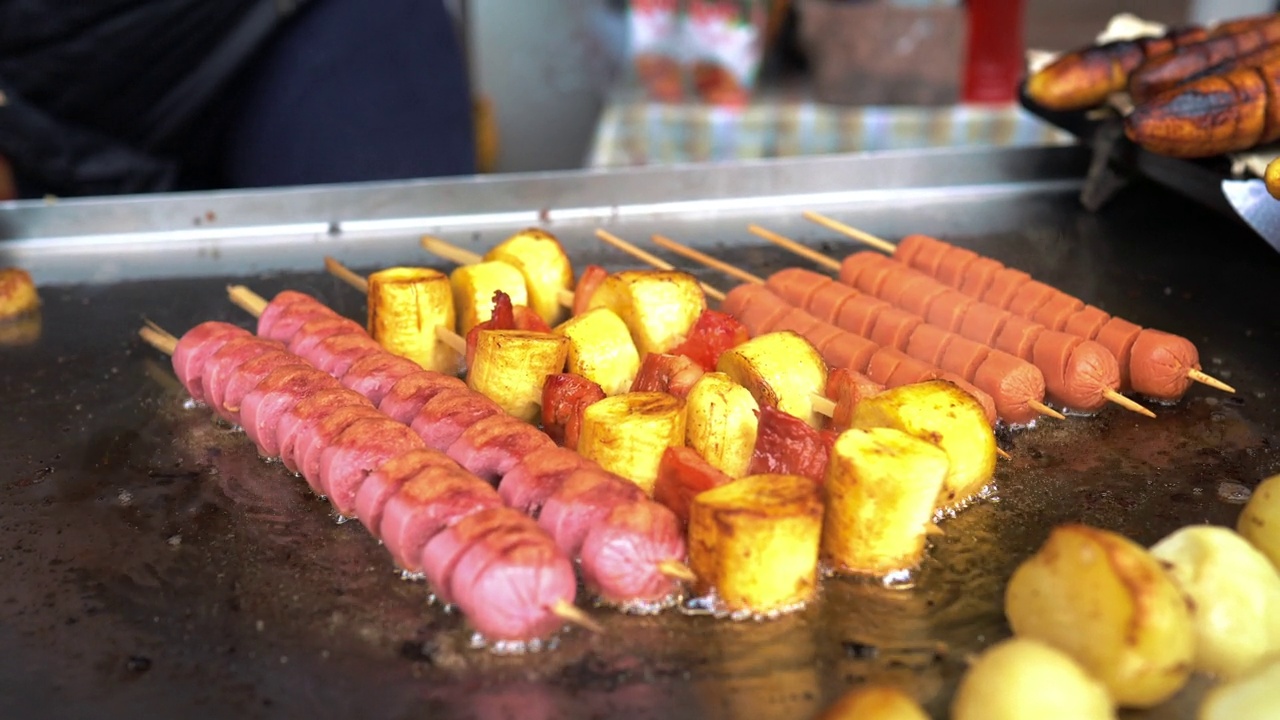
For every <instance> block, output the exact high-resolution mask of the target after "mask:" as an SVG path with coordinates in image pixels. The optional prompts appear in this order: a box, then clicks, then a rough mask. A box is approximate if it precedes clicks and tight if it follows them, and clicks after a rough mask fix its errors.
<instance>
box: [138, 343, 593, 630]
mask: <svg viewBox="0 0 1280 720" xmlns="http://www.w3.org/2000/svg"><path fill="white" fill-rule="evenodd" d="M139 335H141V336H142V338H143V339H144V340H145V341H146V342H147V343H148V344H150V345H151V346H152V347H155V348H156V349H158V350H160V351H161V352H164V353H165V354H167V355H170V356H172V357H174V365H175V371H177V372H178V373H179V375H180V378H179V379H180V380H182V381H183V383H184V385H185V386H186V387H187V389H188V391H189V392H192V393H193V397H194V396H195V395H196V394H199V395H200V396H201V397H207V396H209V395H212V394H216V392H217V391H216V385H217V383H214V382H213V379H212V377H211V376H212V374H213V370H214V368H210V367H209V366H211V365H221V364H224V363H222V362H220V361H219V360H218V359H217V358H218V356H219V355H220V354H221V353H223V352H224V349H225V348H227V346H228V345H230V344H231V343H232V342H233V341H234V339H236V338H240V339H245V338H252V337H253V336H251V335H250V334H249V333H247V332H246V331H244V330H241V329H239V328H236V327H234V326H230V325H226V324H225V323H205V324H203V325H202V326H197V327H196V328H194V329H193V330H192V331H191V332H190V333H188V336H187V337H186V338H185V339H187V340H188V342H187V343H182V342H181V341H180V340H179V339H178V338H176V337H174V336H173V335H171V334H169V333H167V332H165V331H164V330H163V329H161V328H160V327H158V326H156V325H155V324H154V323H148V324H147V326H146V327H143V328H141V330H140V331H139ZM219 335H220V337H219ZM254 339H255V340H257V342H258V343H259V344H261V345H262V346H264V347H268V348H271V347H272V342H271V341H266V340H261V339H257V338H254ZM203 346H210V347H205V348H204V349H201V348H202V347H203ZM212 346H220V349H217V350H214V348H213V347H212ZM193 347H194V349H193ZM210 350H213V352H209V351H210ZM271 351H272V350H269V351H268V352H271ZM276 352H279V355H280V357H279V362H282V363H286V362H289V361H290V359H289V358H288V357H286V356H287V355H288V353H286V352H283V351H276ZM201 357H202V358H203V360H201V359H200V358H201ZM293 360H297V362H296V363H295V364H297V365H300V364H303V363H301V361H300V360H298V359H297V358H296V356H295V357H294V358H293ZM249 362H252V361H245V362H242V363H240V365H239V367H237V368H236V369H234V370H233V371H232V374H231V375H230V376H229V377H228V378H227V384H228V385H230V384H232V383H234V382H235V380H236V378H237V372H238V371H240V370H242V369H243V368H244V367H245V366H247V365H248V364H249ZM198 363H203V365H204V367H203V368H200V367H196V366H195V365H196V364H198ZM286 369H288V368H287V367H286V366H285V365H279V366H278V367H277V370H276V371H274V372H272V373H268V374H266V376H265V377H264V378H263V379H262V380H260V381H259V383H258V385H259V386H261V385H264V384H269V383H270V382H271V380H270V378H274V377H277V376H278V375H279V374H280V373H281V372H282V371H284V370H286ZM313 372H314V373H315V374H316V375H320V373H319V371H318V370H313ZM330 382H332V383H333V386H334V387H335V390H334V391H332V392H342V391H341V389H340V388H337V383H336V381H333V380H331V381H330ZM197 386H201V389H200V390H199V391H197V390H196V388H197ZM209 391H213V392H209ZM345 392H348V393H350V394H351V395H355V393H354V392H353V391H345ZM253 397H254V395H253V393H252V391H251V392H250V393H248V394H246V395H245V398H244V404H245V408H244V410H245V411H249V405H251V404H252V403H255V402H258V401H263V402H265V397H266V396H265V395H262V394H259V395H257V396H256V397H257V400H254V399H253ZM361 399H362V400H363V398H361ZM303 402H306V400H299V401H298V404H301V403H303ZM211 407H213V409H215V411H217V412H218V414H219V415H223V416H224V417H225V416H226V412H227V410H228V408H227V407H226V406H225V405H223V406H219V405H211ZM333 415H336V412H335V413H330V416H331V417H332V416H333ZM388 421H389V419H388ZM317 422H320V423H322V422H324V420H323V419H319V418H317ZM245 430H246V434H249V435H250V436H251V438H252V439H253V440H254V441H255V442H256V443H258V444H259V445H261V443H262V440H263V438H261V437H260V436H258V434H257V432H258V428H257V427H256V426H253V425H246V426H245ZM346 432H347V431H343V432H341V433H340V434H339V438H341V437H342V436H343V435H345V434H346ZM430 453H431V451H428V450H425V449H421V450H420V449H416V448H415V449H409V450H407V451H404V452H402V453H399V454H395V455H394V456H393V457H391V458H389V459H387V460H386V461H385V463H384V464H394V463H398V462H404V459H405V458H410V457H411V456H415V457H417V458H421V459H422V460H427V459H430V461H432V462H439V463H441V464H442V465H441V466H442V467H444V464H447V465H448V466H451V467H452V472H453V475H452V476H453V477H454V478H456V479H457V481H458V482H457V483H455V485H456V486H457V487H458V488H459V490H462V488H464V487H465V488H467V490H468V491H470V492H471V493H472V494H477V493H478V497H480V498H483V497H484V493H486V492H487V493H492V494H493V500H490V501H488V503H485V502H484V501H477V502H473V503H471V504H470V505H467V506H457V505H456V504H455V505H454V506H449V507H445V506H442V507H440V508H439V509H438V510H437V514H439V515H440V517H439V522H438V524H437V526H436V527H437V532H438V534H447V533H452V532H457V531H458V529H459V528H461V527H465V526H466V525H465V524H466V523H468V522H470V519H471V518H472V517H473V516H479V515H481V514H483V513H485V512H486V511H485V510H482V509H479V508H480V507H482V506H483V505H485V504H492V503H493V502H494V501H497V497H496V493H494V491H493V490H492V488H491V487H489V486H488V485H487V484H486V483H484V482H482V481H481V480H480V479H479V478H476V477H475V476H473V475H468V474H467V473H465V471H463V470H462V468H460V467H458V466H457V465H456V464H453V463H452V461H449V460H447V459H445V458H444V457H443V456H439V457H438V458H433V457H430ZM387 454H392V453H387ZM420 464H421V462H420ZM333 465H334V464H331V466H330V467H333ZM321 472H323V471H321ZM333 472H334V471H333V470H330V475H332V474H333ZM373 472H378V471H377V470H376V469H375V470H373V471H372V472H370V473H368V475H371V474H373ZM330 479H331V480H332V479H333V478H332V477H331V478H330ZM468 479H469V480H470V485H467V484H466V482H465V481H466V480H468ZM307 480H308V483H309V484H311V485H312V486H313V487H315V482H314V479H313V478H312V477H310V476H308V477H307ZM365 482H367V479H366V480H365ZM460 494H466V491H462V492H461V493H460ZM495 507H501V503H500V501H498V504H497V506H495ZM503 510H505V508H504V509H503ZM450 513H453V514H452V516H450ZM516 517H519V516H512V515H510V514H503V513H501V512H496V513H490V518H491V519H492V521H493V525H492V527H493V528H495V531H494V533H492V534H491V535H489V536H482V535H479V534H477V535H476V536H475V537H473V538H470V539H469V541H468V542H466V543H465V544H464V543H459V546H460V548H461V549H462V550H464V551H466V552H469V553H475V554H476V555H475V556H474V557H473V558H471V559H472V560H473V562H471V563H469V564H467V565H465V567H467V569H468V570H470V571H471V574H470V575H469V577H468V582H470V583H472V584H473V585H476V586H483V587H492V586H493V585H494V584H495V583H500V584H501V585H502V586H503V587H504V588H505V589H508V590H509V589H510V588H511V587H512V583H513V582H514V583H515V584H517V585H518V584H519V583H520V582H521V581H525V582H532V583H533V585H531V586H528V587H525V588H523V590H524V591H527V592H519V591H518V592H517V594H519V595H521V596H523V597H532V596H537V595H539V594H542V593H544V592H547V591H548V590H550V593H551V594H552V595H556V594H558V595H559V597H557V598H556V599H555V600H553V601H552V602H550V603H549V604H548V605H547V606H545V607H544V608H543V610H545V611H546V612H548V613H549V614H550V615H552V616H554V617H557V618H559V619H561V620H564V621H567V622H570V623H572V624H575V625H578V626H581V627H583V628H586V629H588V630H591V631H592V632H603V628H602V627H601V626H600V625H599V624H598V623H597V622H596V621H595V620H593V619H592V618H591V617H590V616H588V615H587V614H586V613H585V612H583V611H582V610H581V609H579V608H578V607H576V606H575V605H574V604H573V595H574V586H573V580H572V566H571V565H570V563H569V561H568V558H566V557H563V556H559V557H558V555H560V554H559V551H558V550H556V549H555V546H554V545H553V544H551V543H550V538H549V537H545V533H543V532H542V531H541V530H540V529H539V528H537V526H536V525H533V524H532V523H528V522H527V521H518V520H516V519H515V518H516ZM504 526H505V528H504ZM497 529H504V530H505V532H506V534H507V536H508V537H512V538H519V541H520V542H521V543H523V544H524V548H525V549H524V550H522V551H520V552H517V551H516V548H515V547H514V546H511V545H508V546H500V545H497V544H495V542H494V535H497ZM388 547H390V542H388ZM486 553H488V557H487V558H485V554H486ZM479 558H485V559H479ZM463 567H464V564H462V563H459V564H456V565H454V566H453V568H457V569H459V570H461V569H462V568H463ZM536 568H542V570H539V569H536ZM477 571H478V572H477ZM544 572H547V573H551V575H547V576H543V577H539V574H540V573H544ZM566 572H567V578H568V579H567V581H566V579H565V573H566ZM557 574H558V582H559V586H560V589H559V590H558V591H557V590H554V589H551V588H552V587H553V586H554V585H555V584H556V581H549V580H548V578H550V577H552V576H556V575H557ZM499 575H501V576H502V577H501V578H500V579H499V578H498V576H499ZM456 577H458V575H457V574H456V573H454V572H452V571H451V572H449V573H447V574H436V575H435V576H434V577H433V584H434V585H438V586H437V587H436V590H437V592H439V593H442V594H444V593H447V594H448V595H449V596H450V597H451V599H450V601H451V602H452V601H456V602H457V604H458V605H459V607H460V608H461V609H462V611H463V612H464V613H465V614H466V615H468V616H469V617H471V618H473V619H475V618H476V617H477V615H478V614H481V613H486V612H488V611H490V610H492V607H490V605H491V602H492V601H491V600H490V599H489V598H488V597H487V596H485V595H484V594H483V593H479V592H458V590H459V589H463V590H469V588H461V587H460V585H461V582H459V583H453V582H452V581H453V580H454V579H455V578H456ZM515 578H518V580H517V579H515ZM445 586H454V587H453V589H452V591H451V592H450V591H449V590H448V589H447V588H446V587H445ZM535 588H536V589H535ZM484 623H485V624H486V625H487V626H488V627H490V628H492V632H493V633H494V634H495V635H497V636H500V638H501V639H521V640H529V639H535V638H536V637H538V636H540V635H541V633H542V632H543V631H545V628H546V627H547V625H546V622H545V621H540V620H537V619H536V618H528V617H524V618H516V617H515V614H513V613H511V612H505V613H503V612H499V613H489V614H487V615H485V620H484ZM535 628H536V629H535Z"/></svg>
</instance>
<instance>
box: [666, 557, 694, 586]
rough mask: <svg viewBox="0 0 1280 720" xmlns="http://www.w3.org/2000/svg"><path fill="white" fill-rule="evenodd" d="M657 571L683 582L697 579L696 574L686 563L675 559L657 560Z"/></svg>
mask: <svg viewBox="0 0 1280 720" xmlns="http://www.w3.org/2000/svg"><path fill="white" fill-rule="evenodd" d="M658 571H659V572H661V573H662V574H663V575H666V576H667V577H669V578H674V579H676V580H683V581H685V582H696V581H697V579H698V576H697V575H694V574H693V570H692V569H690V568H689V566H688V565H685V564H684V563H682V562H678V561H676V560H659V561H658Z"/></svg>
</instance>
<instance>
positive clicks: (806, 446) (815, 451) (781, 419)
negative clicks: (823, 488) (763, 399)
mask: <svg viewBox="0 0 1280 720" xmlns="http://www.w3.org/2000/svg"><path fill="white" fill-rule="evenodd" d="M833 442H834V438H833V437H832V433H829V432H828V433H824V432H822V431H819V430H815V429H814V428H812V427H810V426H809V424H808V423H806V422H805V421H803V420H801V419H800V418H798V417H795V416H794V415H788V414H787V413H785V412H782V411H781V410H779V409H777V408H775V407H773V406H772V405H764V406H761V408H760V425H759V429H758V430H757V432H756V444H755V447H754V448H752V450H751V464H750V465H749V466H748V468H747V473H748V474H750V475H759V474H763V473H773V474H780V475H802V476H804V477H807V478H809V479H811V480H814V481H815V482H819V483H820V482H822V481H823V480H824V479H825V478H826V473H827V460H828V458H830V456H831V445H832V443H833Z"/></svg>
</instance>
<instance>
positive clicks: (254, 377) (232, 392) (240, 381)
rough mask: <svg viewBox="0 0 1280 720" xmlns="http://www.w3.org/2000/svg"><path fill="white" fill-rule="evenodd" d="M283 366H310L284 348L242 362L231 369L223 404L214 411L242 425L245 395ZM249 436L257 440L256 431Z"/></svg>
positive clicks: (223, 393) (232, 422)
mask: <svg viewBox="0 0 1280 720" xmlns="http://www.w3.org/2000/svg"><path fill="white" fill-rule="evenodd" d="M283 367H308V365H307V364H306V362H304V361H303V360H302V358H300V357H298V356H297V355H294V354H293V353H288V352H284V351H282V350H269V351H267V352H265V353H262V354H261V355H258V356H257V357H254V358H251V359H249V360H246V361H245V362H243V363H241V364H240V366H239V367H236V368H234V369H233V370H232V371H231V374H230V376H229V377H228V378H227V382H226V387H225V388H224V389H223V391H222V404H221V405H220V406H218V407H215V408H213V411H214V412H216V413H218V414H219V415H221V416H222V417H223V419H225V420H226V421H227V422H229V423H231V424H232V425H241V417H240V407H241V405H242V404H243V402H244V396H245V395H247V394H249V392H250V391H251V390H253V389H254V388H255V387H257V386H258V385H259V384H260V383H261V382H262V381H263V380H265V379H266V378H267V376H268V375H270V374H271V373H273V372H275V371H276V370H278V369H280V368H283ZM245 432H249V429H248V428H245ZM249 437H250V439H252V440H253V441H254V442H257V437H256V435H255V434H254V433H249Z"/></svg>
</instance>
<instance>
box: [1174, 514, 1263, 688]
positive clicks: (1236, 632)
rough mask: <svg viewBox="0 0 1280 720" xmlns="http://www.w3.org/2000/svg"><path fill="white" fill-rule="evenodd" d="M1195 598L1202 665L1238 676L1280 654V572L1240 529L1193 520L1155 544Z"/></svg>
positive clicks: (1201, 667)
mask: <svg viewBox="0 0 1280 720" xmlns="http://www.w3.org/2000/svg"><path fill="white" fill-rule="evenodd" d="M1151 554H1152V555H1154V556H1155V558H1156V559H1157V560H1160V561H1161V562H1163V563H1164V565H1165V570H1166V572H1168V573H1169V575H1170V576H1171V577H1173V580H1174V582H1175V583H1177V585H1178V587H1179V588H1181V589H1182V593H1183V594H1184V595H1186V596H1187V597H1188V598H1189V599H1190V605H1191V621H1192V624H1193V626H1194V628H1195V634H1196V653H1195V661H1194V667H1195V669H1196V670H1203V671H1205V672H1209V673H1213V674H1215V675H1218V676H1219V677H1236V676H1238V675H1242V674H1244V673H1246V672H1248V671H1250V670H1252V669H1253V668H1255V667H1257V666H1258V665H1260V664H1261V663H1262V662H1263V661H1264V660H1265V659H1266V658H1267V657H1268V656H1270V655H1274V654H1277V653H1280V574H1278V573H1277V572H1276V569H1275V568H1274V567H1272V565H1271V561H1270V560H1268V559H1267V557H1266V556H1265V555H1263V554H1262V553H1261V552H1258V550H1256V549H1255V548H1254V547H1253V546H1252V545H1250V544H1249V541H1248V540H1245V539H1244V538H1243V537H1241V536H1240V535H1239V534H1237V533H1236V532H1235V531H1233V530H1230V529H1228V528H1224V527H1215V526H1210V525H1191V526H1188V527H1184V528H1181V529H1180V530H1177V531H1175V532H1174V533H1173V534H1171V535H1169V536H1168V537H1166V538H1164V539H1163V540H1161V541H1160V542H1158V543H1156V544H1155V545H1153V546H1152V547H1151Z"/></svg>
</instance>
